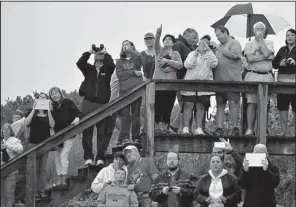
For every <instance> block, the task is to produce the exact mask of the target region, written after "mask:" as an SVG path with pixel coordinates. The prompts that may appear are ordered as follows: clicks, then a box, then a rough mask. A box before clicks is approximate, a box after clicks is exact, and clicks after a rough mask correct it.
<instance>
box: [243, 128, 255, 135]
mask: <svg viewBox="0 0 296 207" xmlns="http://www.w3.org/2000/svg"><path fill="white" fill-rule="evenodd" d="M245 136H254V132H253V130H251V129H247V131H246V133H245Z"/></svg>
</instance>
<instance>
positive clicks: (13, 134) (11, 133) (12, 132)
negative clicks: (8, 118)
mask: <svg viewBox="0 0 296 207" xmlns="http://www.w3.org/2000/svg"><path fill="white" fill-rule="evenodd" d="M5 127H8V129H9V131H10V135H9V136H10V137H14V136H15V133H14V131H13V129H12V127H11V125H10V124H9V123H5V124H3V126H2V127H1V138H3V139H4V134H3V130H4V128H5Z"/></svg>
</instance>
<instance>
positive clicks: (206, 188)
mask: <svg viewBox="0 0 296 207" xmlns="http://www.w3.org/2000/svg"><path fill="white" fill-rule="evenodd" d="M219 179H220V180H221V183H222V188H223V192H222V194H223V196H224V197H225V198H226V203H225V204H224V207H237V204H238V203H239V202H240V198H241V189H240V188H239V187H238V185H237V178H236V176H235V175H233V174H232V173H228V172H227V171H226V172H225V170H224V171H222V173H221V174H220V175H219V176H218V178H217V180H215V179H213V177H212V175H211V173H210V172H209V173H208V174H206V175H203V176H202V177H201V178H200V179H199V181H198V183H197V187H196V189H195V191H194V198H195V201H197V202H198V203H200V204H201V205H200V207H208V206H209V204H208V203H207V202H206V199H207V198H208V197H209V196H210V191H212V190H211V183H212V182H216V184H217V183H218V182H220V181H219ZM213 184H215V183H213Z"/></svg>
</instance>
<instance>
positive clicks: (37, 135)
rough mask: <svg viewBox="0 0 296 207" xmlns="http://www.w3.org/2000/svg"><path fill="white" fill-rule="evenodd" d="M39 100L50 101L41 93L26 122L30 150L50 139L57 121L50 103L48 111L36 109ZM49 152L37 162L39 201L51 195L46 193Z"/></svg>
mask: <svg viewBox="0 0 296 207" xmlns="http://www.w3.org/2000/svg"><path fill="white" fill-rule="evenodd" d="M38 100H48V96H47V94H45V93H42V92H41V93H40V94H39V97H38V98H37V99H36V100H35V101H34V104H33V109H32V111H31V113H30V114H29V116H28V117H27V118H26V120H25V124H26V126H27V127H30V137H29V145H30V148H31V147H34V146H36V145H37V144H39V143H40V142H42V141H44V140H45V139H47V138H49V137H50V135H51V134H50V131H51V129H53V128H54V125H55V121H54V119H53V117H52V114H51V110H52V106H51V103H50V102H49V106H48V110H47V111H45V110H39V109H36V105H37V101H38ZM48 155H49V152H46V153H44V154H43V155H41V156H40V157H38V160H37V166H36V168H37V169H36V172H37V175H36V177H37V182H36V187H35V188H36V189H35V192H36V196H35V199H36V200H37V201H38V200H40V199H42V200H46V199H48V198H49V195H47V194H46V193H45V190H46V181H47V176H46V166H47V159H48Z"/></svg>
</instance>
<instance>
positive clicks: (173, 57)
mask: <svg viewBox="0 0 296 207" xmlns="http://www.w3.org/2000/svg"><path fill="white" fill-rule="evenodd" d="M161 32H162V26H160V27H159V28H157V32H156V35H155V71H154V74H153V79H169V80H176V79H177V71H178V70H181V69H182V68H183V62H182V59H181V56H180V54H179V52H177V51H173V45H174V43H175V41H176V40H175V37H174V36H172V35H169V34H167V35H165V36H164V38H163V47H161V45H160V42H159V41H160V36H161ZM175 100H176V91H169V90H168V91H155V130H161V131H168V130H169V124H170V117H171V112H172V109H173V106H174V103H175Z"/></svg>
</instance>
